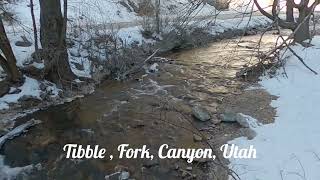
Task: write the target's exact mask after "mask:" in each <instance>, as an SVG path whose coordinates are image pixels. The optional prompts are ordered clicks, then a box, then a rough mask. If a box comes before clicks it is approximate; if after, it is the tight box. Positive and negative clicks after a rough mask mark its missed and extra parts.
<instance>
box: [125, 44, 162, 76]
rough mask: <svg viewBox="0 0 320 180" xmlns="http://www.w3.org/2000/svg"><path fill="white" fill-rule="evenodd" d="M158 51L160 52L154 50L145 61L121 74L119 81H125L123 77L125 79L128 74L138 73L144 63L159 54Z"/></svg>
mask: <svg viewBox="0 0 320 180" xmlns="http://www.w3.org/2000/svg"><path fill="white" fill-rule="evenodd" d="M159 50H160V49H157V50H155V51H154V52H153V53H152V54H151V55H150V56H149V57H148V58H147V59H145V60H144V61H143V62H142V63H140V64H138V65H136V66H135V67H133V68H131V69H129V70H128V71H126V72H124V73H123V74H122V76H121V79H125V77H127V76H128V75H129V74H133V73H135V72H137V71H139V70H140V69H141V68H142V67H143V65H144V64H145V63H147V62H148V61H149V60H150V59H152V58H153V57H154V56H155V55H156V54H157V53H158V52H159Z"/></svg>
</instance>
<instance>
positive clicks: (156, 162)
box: [143, 158, 159, 168]
mask: <svg viewBox="0 0 320 180" xmlns="http://www.w3.org/2000/svg"><path fill="white" fill-rule="evenodd" d="M157 165H159V159H157V158H154V159H152V160H150V159H148V160H145V161H144V162H143V166H144V167H146V168H151V167H153V166H157Z"/></svg>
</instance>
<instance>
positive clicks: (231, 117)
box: [220, 112, 237, 123]
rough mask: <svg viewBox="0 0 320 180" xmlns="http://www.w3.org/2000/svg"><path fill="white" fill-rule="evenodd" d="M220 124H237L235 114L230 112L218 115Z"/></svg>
mask: <svg viewBox="0 0 320 180" xmlns="http://www.w3.org/2000/svg"><path fill="white" fill-rule="evenodd" d="M220 118H221V122H226V123H235V122H237V114H236V113H232V112H227V113H223V114H221V115H220Z"/></svg>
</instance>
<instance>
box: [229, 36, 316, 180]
mask: <svg viewBox="0 0 320 180" xmlns="http://www.w3.org/2000/svg"><path fill="white" fill-rule="evenodd" d="M312 44H313V45H314V46H313V47H309V48H304V47H302V46H300V45H295V46H293V47H292V49H293V50H294V51H295V52H296V53H297V54H299V55H300V56H301V57H302V58H303V59H304V61H305V62H306V63H307V64H308V65H309V66H310V67H312V68H313V69H314V70H315V71H317V72H320V61H319V54H320V37H319V36H317V37H315V38H314V39H313V41H312ZM285 55H286V56H289V58H288V60H287V63H286V65H285V72H286V74H287V75H288V78H286V77H285V76H284V74H283V73H284V70H283V69H281V70H279V75H278V76H277V77H275V78H271V79H270V78H268V77H262V81H261V82H260V84H261V85H262V87H263V88H265V89H266V90H267V91H268V92H269V93H270V94H272V95H276V96H279V98H278V99H277V100H275V101H273V102H272V106H273V107H275V108H277V117H276V118H275V123H274V124H268V125H263V126H259V127H257V128H255V131H256V132H257V136H256V137H255V138H254V139H253V140H247V139H246V138H244V137H241V138H237V139H235V140H233V141H231V142H229V143H233V144H236V145H239V146H242V147H246V146H248V145H253V146H254V147H255V148H256V149H257V159H232V160H231V164H230V168H232V169H233V170H235V171H236V172H237V173H238V174H239V175H240V177H241V179H243V180H258V179H259V180H271V179H272V180H301V179H304V180H307V179H308V180H318V179H320V173H319V171H320V158H319V157H320V144H319V139H320V128H319V127H320V119H319V112H318V109H319V107H320V77H319V75H315V74H313V73H312V72H311V71H309V70H308V69H306V68H305V67H304V66H303V65H302V64H301V62H300V61H299V60H298V59H297V58H296V57H295V56H292V54H291V52H286V54H285Z"/></svg>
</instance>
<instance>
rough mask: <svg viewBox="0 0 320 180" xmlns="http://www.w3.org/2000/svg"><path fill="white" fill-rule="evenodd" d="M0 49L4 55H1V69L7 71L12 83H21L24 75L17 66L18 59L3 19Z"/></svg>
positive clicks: (0, 26)
mask: <svg viewBox="0 0 320 180" xmlns="http://www.w3.org/2000/svg"><path fill="white" fill-rule="evenodd" d="M0 49H1V51H2V53H3V55H4V56H3V55H1V54H0V62H1V67H2V68H3V69H4V70H5V71H6V74H7V79H8V80H9V81H10V82H14V83H15V82H19V81H21V79H22V75H21V73H20V72H19V70H18V67H17V65H16V62H17V61H16V57H15V56H14V54H13V51H12V48H11V45H10V42H9V39H8V37H7V34H6V31H5V28H4V25H3V22H2V18H1V17H0Z"/></svg>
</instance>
